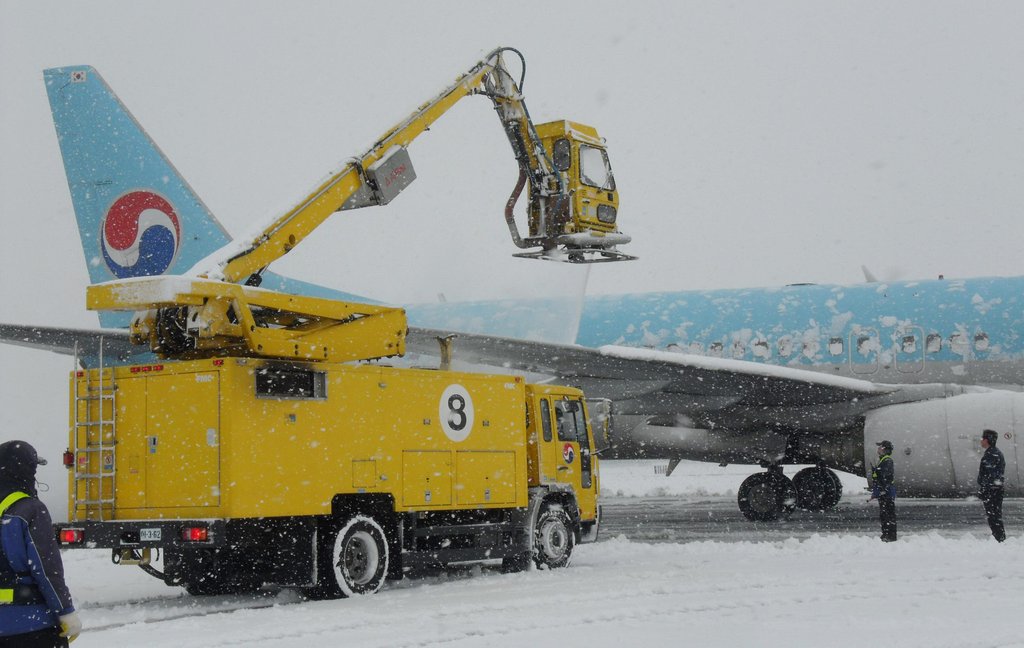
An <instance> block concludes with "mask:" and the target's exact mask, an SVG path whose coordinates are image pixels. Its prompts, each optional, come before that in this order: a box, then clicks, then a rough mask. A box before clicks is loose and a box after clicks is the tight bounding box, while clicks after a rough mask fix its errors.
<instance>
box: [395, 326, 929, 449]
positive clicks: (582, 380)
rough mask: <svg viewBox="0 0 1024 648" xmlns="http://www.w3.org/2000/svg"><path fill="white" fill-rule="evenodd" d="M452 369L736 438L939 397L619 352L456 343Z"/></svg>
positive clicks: (433, 336)
mask: <svg viewBox="0 0 1024 648" xmlns="http://www.w3.org/2000/svg"><path fill="white" fill-rule="evenodd" d="M448 335H452V333H451V332H449V331H441V330H432V329H410V331H409V335H408V337H407V339H406V348H407V349H408V350H409V351H410V352H413V353H420V354H426V355H437V354H438V348H439V347H438V342H437V338H438V337H445V336H448ZM452 357H453V359H454V360H455V361H461V362H468V363H473V364H482V365H490V366H495V367H504V368H508V369H513V370H517V371H526V372H534V373H539V374H544V375H547V376H551V377H552V378H553V380H555V381H557V382H564V383H568V384H572V385H575V386H577V387H580V388H581V389H583V391H584V392H585V393H586V394H587V396H588V397H590V398H606V399H609V400H611V401H612V402H613V404H614V412H615V415H616V416H617V417H621V416H627V417H629V416H632V417H634V419H633V423H634V424H635V423H639V422H640V421H639V420H638V417H642V419H643V421H642V422H644V423H646V424H648V425H657V426H665V427H686V428H702V429H717V430H721V431H729V432H734V433H743V432H757V431H759V430H765V429H773V430H776V431H787V432H814V433H827V432H838V431H841V430H846V429H849V428H851V427H852V426H854V425H855V424H856V422H857V418H858V417H859V416H862V415H863V414H864V412H866V411H869V410H871V409H875V408H878V407H881V406H883V405H891V404H895V403H902V402H910V401H916V400H923V399H925V398H934V397H936V396H941V395H943V393H942V389H941V386H938V385H885V384H879V383H873V382H870V381H867V380H859V379H854V378H848V377H842V376H833V375H830V374H826V373H822V372H819V371H810V370H806V369H795V368H790V367H779V366H775V365H768V364H762V363H758V362H750V361H743V360H729V359H723V358H710V357H706V356H697V355H690V354H683V353H675V352H670V351H656V350H652V349H635V348H627V347H618V346H603V347H600V348H596V349H595V348H588V347H582V346H576V345H559V344H549V343H544V342H534V341H529V340H521V339H512V338H502V337H496V336H487V335H478V334H462V333H459V334H455V339H454V342H453V349H452Z"/></svg>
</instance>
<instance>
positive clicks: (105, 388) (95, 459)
mask: <svg viewBox="0 0 1024 648" xmlns="http://www.w3.org/2000/svg"><path fill="white" fill-rule="evenodd" d="M79 367H80V365H79V361H78V348H77V346H76V347H75V371H74V378H73V380H74V390H73V392H72V393H73V394H74V396H73V399H74V400H73V402H72V408H73V409H72V420H71V424H72V426H73V429H74V435H73V439H74V447H73V448H71V450H72V453H73V457H74V469H73V475H74V486H73V488H72V504H73V507H72V510H71V516H70V517H71V519H72V520H73V521H76V522H77V521H84V520H110V519H112V518H113V515H114V493H115V491H114V480H115V478H116V475H117V454H116V453H117V420H116V419H117V385H116V383H115V381H114V370H113V368H109V369H108V368H106V367H104V365H103V340H102V338H101V339H100V350H99V366H98V367H97V369H96V371H95V372H93V371H91V370H89V369H85V370H82V369H79ZM83 379H84V380H83Z"/></svg>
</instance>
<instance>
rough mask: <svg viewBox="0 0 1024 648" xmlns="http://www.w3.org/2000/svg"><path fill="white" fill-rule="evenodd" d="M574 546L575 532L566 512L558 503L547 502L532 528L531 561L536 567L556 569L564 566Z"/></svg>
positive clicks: (570, 557)
mask: <svg viewBox="0 0 1024 648" xmlns="http://www.w3.org/2000/svg"><path fill="white" fill-rule="evenodd" d="M575 546H576V534H575V533H573V529H572V522H571V521H570V520H569V515H568V513H566V512H565V509H563V508H562V507H561V505H559V504H548V505H546V506H544V508H543V509H541V512H540V515H538V516H537V525H536V527H535V529H534V553H533V561H534V562H535V563H537V567H547V568H548V569H557V568H559V567H565V566H566V565H568V564H569V561H570V560H571V559H572V549H573V547H575Z"/></svg>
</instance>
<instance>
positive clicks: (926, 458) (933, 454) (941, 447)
mask: <svg viewBox="0 0 1024 648" xmlns="http://www.w3.org/2000/svg"><path fill="white" fill-rule="evenodd" d="M1017 422H1020V424H1021V426H1022V428H1024V394H1021V393H1017V392H1009V391H998V390H993V391H986V392H979V393H969V394H961V395H958V396H951V397H949V398H936V399H933V400H927V401H921V402H916V403H904V404H900V405H890V406H889V407H882V408H879V409H877V410H873V411H871V412H868V413H867V414H866V415H865V419H864V459H865V462H866V465H871V464H874V463H877V462H878V455H877V449H876V445H875V444H876V443H878V442H879V441H882V440H888V441H891V442H892V444H893V453H892V458H893V462H894V464H895V468H896V487H897V492H898V493H900V494H902V495H908V496H912V497H954V496H961V495H971V494H974V493H976V492H977V490H978V485H977V481H976V480H977V477H978V466H979V463H980V462H981V455H982V452H983V450H982V448H981V443H980V440H981V432H982V430H985V429H990V430H995V431H996V432H998V433H999V442H998V443H997V447H998V448H999V449H1000V450H1002V452H1003V455H1004V456H1005V458H1006V476H1005V478H1006V481H1005V492H1006V495H1007V496H1011V497H1015V496H1021V495H1024V492H1022V488H1021V479H1020V473H1019V469H1018V465H1019V464H1018V461H1017V453H1018V451H1020V452H1022V453H1024V448H1021V447H1020V442H1019V441H1018V439H1019V435H1018V431H1017V429H1016V424H1017Z"/></svg>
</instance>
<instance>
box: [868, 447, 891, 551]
mask: <svg viewBox="0 0 1024 648" xmlns="http://www.w3.org/2000/svg"><path fill="white" fill-rule="evenodd" d="M875 445H877V446H878V463H877V464H875V465H874V466H872V467H871V484H872V487H871V499H877V500H878V518H879V520H880V521H881V523H882V542H894V541H895V540H896V485H895V483H894V482H895V481H896V469H895V467H894V466H893V462H892V442H890V441H880V442H879V443H876V444H875Z"/></svg>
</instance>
